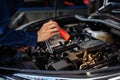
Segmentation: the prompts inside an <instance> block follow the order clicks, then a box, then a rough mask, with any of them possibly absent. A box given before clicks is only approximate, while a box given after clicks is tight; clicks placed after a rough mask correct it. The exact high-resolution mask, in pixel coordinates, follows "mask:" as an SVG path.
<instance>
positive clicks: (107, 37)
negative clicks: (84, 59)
mask: <svg viewBox="0 0 120 80" xmlns="http://www.w3.org/2000/svg"><path fill="white" fill-rule="evenodd" d="M84 30H85V31H87V32H88V33H90V34H91V36H92V37H93V38H96V39H99V40H102V41H105V42H113V39H112V36H111V34H109V33H108V32H104V31H93V30H91V29H90V28H85V29H84Z"/></svg>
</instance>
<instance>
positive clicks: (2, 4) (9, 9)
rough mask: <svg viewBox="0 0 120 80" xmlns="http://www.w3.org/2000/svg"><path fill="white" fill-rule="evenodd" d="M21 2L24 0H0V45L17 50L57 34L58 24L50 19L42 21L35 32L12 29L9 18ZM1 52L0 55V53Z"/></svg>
mask: <svg viewBox="0 0 120 80" xmlns="http://www.w3.org/2000/svg"><path fill="white" fill-rule="evenodd" d="M23 3H24V0H0V46H1V47H3V46H4V47H11V46H12V47H14V48H15V49H16V50H17V51H25V50H26V49H28V47H29V46H36V44H37V42H42V41H45V40H47V39H49V38H50V37H52V36H54V35H56V34H59V32H58V27H59V26H58V24H57V23H56V22H55V21H52V20H50V21H48V22H46V23H44V24H43V26H42V27H41V29H40V30H38V31H37V32H24V31H22V30H17V31H16V30H14V29H10V28H9V27H8V25H9V22H10V19H11V17H12V16H13V14H14V13H15V12H16V11H17V10H18V8H19V7H21V5H22V4H23ZM0 50H1V49H0ZM1 52H2V51H1ZM1 52H0V55H1V54H2V53H1ZM4 53H5V52H4ZM4 53H3V54H4ZM3 61H4V60H3Z"/></svg>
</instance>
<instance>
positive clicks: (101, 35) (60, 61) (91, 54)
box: [24, 18, 120, 71]
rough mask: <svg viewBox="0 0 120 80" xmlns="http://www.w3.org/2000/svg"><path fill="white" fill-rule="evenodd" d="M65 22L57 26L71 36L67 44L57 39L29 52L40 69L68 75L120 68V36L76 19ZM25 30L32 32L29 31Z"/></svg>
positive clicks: (106, 28) (58, 36) (108, 29)
mask: <svg viewBox="0 0 120 80" xmlns="http://www.w3.org/2000/svg"><path fill="white" fill-rule="evenodd" d="M65 20H66V21H64V19H63V20H57V22H58V23H59V25H60V26H61V27H62V29H64V30H65V31H67V32H68V33H69V34H70V36H71V37H70V39H69V40H68V41H64V40H63V39H62V38H61V37H60V35H56V36H54V37H52V38H51V39H49V40H48V41H45V42H41V43H38V44H37V46H36V47H31V48H30V49H29V51H28V52H27V53H28V56H29V57H31V61H32V62H34V63H35V65H36V66H37V68H38V69H40V70H56V71H60V70H64V71H66V70H67V71H68V70H91V69H99V68H108V67H112V66H120V48H119V47H120V43H119V36H118V35H116V34H114V33H112V31H111V28H109V27H106V25H104V24H101V23H96V22H81V21H78V20H76V19H74V18H73V19H69V18H68V19H65ZM67 20H68V21H67ZM32 27H33V25H32ZM37 29H38V28H35V30H37ZM24 30H28V31H31V29H30V28H27V29H24ZM32 30H33V29H32Z"/></svg>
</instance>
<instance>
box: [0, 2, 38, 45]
mask: <svg viewBox="0 0 120 80" xmlns="http://www.w3.org/2000/svg"><path fill="white" fill-rule="evenodd" d="M15 1H22V0H0V46H14V47H21V46H26V45H29V46H35V45H36V43H37V32H24V31H15V30H13V29H10V28H8V24H9V22H10V18H11V16H12V14H14V13H15V11H16V10H17V8H18V6H17V4H15ZM14 4H15V5H16V6H15V5H14Z"/></svg>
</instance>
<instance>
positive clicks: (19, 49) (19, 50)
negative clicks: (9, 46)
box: [16, 46, 29, 52]
mask: <svg viewBox="0 0 120 80" xmlns="http://www.w3.org/2000/svg"><path fill="white" fill-rule="evenodd" d="M28 48H29V46H25V47H20V48H17V49H16V50H17V52H25V51H26V50H27V49H28Z"/></svg>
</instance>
